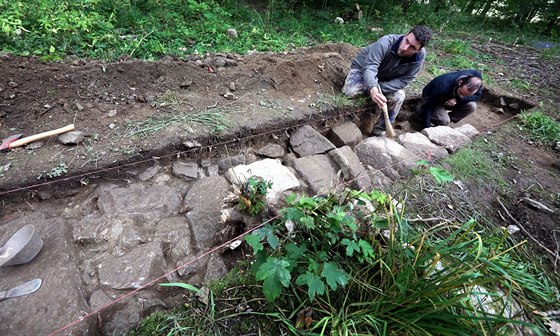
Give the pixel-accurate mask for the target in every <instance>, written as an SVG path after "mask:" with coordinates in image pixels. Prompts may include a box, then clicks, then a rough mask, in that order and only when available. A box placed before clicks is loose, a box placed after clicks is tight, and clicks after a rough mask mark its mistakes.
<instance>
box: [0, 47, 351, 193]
mask: <svg viewBox="0 0 560 336" xmlns="http://www.w3.org/2000/svg"><path fill="white" fill-rule="evenodd" d="M356 52H357V48H355V47H353V46H351V45H349V44H329V45H322V46H318V47H314V48H308V49H298V50H295V51H292V52H285V53H280V54H274V53H254V54H250V55H247V56H239V55H233V54H213V55H208V56H206V57H197V56H193V57H191V58H189V59H183V60H178V59H172V58H169V59H165V60H163V61H158V62H148V61H138V60H123V61H120V62H114V63H102V62H98V61H87V60H76V61H72V62H56V63H45V62H42V61H40V60H39V59H37V58H34V57H25V58H23V57H15V56H11V55H3V56H1V62H0V72H1V73H3V74H4V76H3V77H4V81H2V82H0V97H1V103H0V125H1V129H2V133H1V134H0V136H1V137H2V138H6V137H7V136H9V135H13V134H17V133H23V134H24V136H27V135H33V134H37V133H41V132H45V131H49V130H53V129H57V128H59V127H63V126H65V125H67V124H74V125H75V127H76V130H77V131H80V132H83V135H84V136H85V139H84V140H83V141H82V142H81V143H79V144H77V145H70V146H68V145H62V144H60V143H58V142H57V141H56V137H51V138H49V139H46V140H45V141H44V143H43V144H42V146H40V143H34V144H33V145H30V146H27V148H17V149H15V150H12V151H10V152H9V153H7V154H3V157H2V159H1V160H0V163H1V166H2V167H4V168H3V170H2V174H1V175H2V176H1V177H0V190H8V189H11V188H15V187H20V186H23V185H29V184H36V183H40V182H42V181H47V180H50V179H52V178H57V177H59V176H66V177H68V176H73V175H80V174H83V173H87V172H90V171H94V170H96V169H99V168H100V167H107V166H109V165H117V164H119V163H122V162H130V161H140V160H142V159H145V158H150V157H152V156H154V155H159V154H162V153H169V152H170V151H172V150H174V149H175V150H177V149H184V148H185V146H184V145H183V143H184V142H185V141H186V140H188V139H200V138H201V137H208V136H219V137H226V136H227V134H234V133H235V132H236V130H239V129H240V128H246V127H247V125H246V123H245V122H244V121H245V120H246V121H249V122H248V124H262V123H267V122H270V123H271V124H276V123H277V122H278V119H282V118H288V119H290V118H293V119H296V120H297V119H301V118H303V117H304V116H306V115H309V114H311V113H312V108H313V106H314V105H315V103H316V101H317V100H318V99H319V97H320V96H321V95H322V94H325V93H327V94H328V93H331V94H332V93H333V92H334V91H335V90H338V89H339V88H340V87H341V86H342V85H343V81H344V75H345V73H346V70H347V69H348V67H349V65H350V60H351V58H352V57H353V56H354V55H355V53H356ZM278 111H281V112H280V113H279V112H278ZM39 146H40V147H39Z"/></svg>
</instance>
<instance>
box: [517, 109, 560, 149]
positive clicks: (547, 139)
mask: <svg viewBox="0 0 560 336" xmlns="http://www.w3.org/2000/svg"><path fill="white" fill-rule="evenodd" d="M519 120H520V121H521V124H522V125H523V126H524V128H525V129H526V130H527V132H528V133H529V137H530V138H531V139H533V140H534V141H538V142H542V143H545V144H555V143H556V142H558V141H560V122H558V121H557V120H555V119H553V118H552V117H550V116H548V115H546V114H544V113H542V112H541V111H534V112H522V113H520V114H519Z"/></svg>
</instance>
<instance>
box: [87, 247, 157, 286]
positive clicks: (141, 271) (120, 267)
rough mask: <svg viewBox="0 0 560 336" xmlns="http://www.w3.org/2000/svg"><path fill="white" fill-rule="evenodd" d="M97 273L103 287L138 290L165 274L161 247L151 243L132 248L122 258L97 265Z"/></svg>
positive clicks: (110, 259)
mask: <svg viewBox="0 0 560 336" xmlns="http://www.w3.org/2000/svg"><path fill="white" fill-rule="evenodd" d="M98 272H99V281H100V283H101V284H102V285H103V286H108V287H111V288H113V289H129V288H140V287H141V286H142V285H143V284H145V283H147V282H149V281H150V280H151V279H155V278H157V277H159V276H161V275H162V274H164V273H165V260H164V258H163V251H162V245H161V243H160V242H151V243H147V244H143V245H140V246H138V247H136V248H134V249H133V250H132V251H130V252H128V253H127V254H125V255H124V256H122V257H119V258H109V259H106V260H104V261H102V262H101V263H100V264H99V266H98Z"/></svg>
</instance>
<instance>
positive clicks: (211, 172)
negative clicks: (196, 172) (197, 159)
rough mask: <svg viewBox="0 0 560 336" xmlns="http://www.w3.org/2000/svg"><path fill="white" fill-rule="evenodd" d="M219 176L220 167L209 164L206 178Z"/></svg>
mask: <svg viewBox="0 0 560 336" xmlns="http://www.w3.org/2000/svg"><path fill="white" fill-rule="evenodd" d="M219 174H220V167H219V166H218V165H217V164H211V165H209V166H208V167H206V176H216V175H219Z"/></svg>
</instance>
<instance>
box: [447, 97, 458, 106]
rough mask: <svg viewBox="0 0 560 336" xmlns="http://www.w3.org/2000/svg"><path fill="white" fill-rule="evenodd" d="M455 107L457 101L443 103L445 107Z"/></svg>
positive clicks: (451, 100) (453, 99) (450, 100)
mask: <svg viewBox="0 0 560 336" xmlns="http://www.w3.org/2000/svg"><path fill="white" fill-rule="evenodd" d="M455 105H457V99H455V98H451V99H449V100H448V101H446V102H445V106H455Z"/></svg>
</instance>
